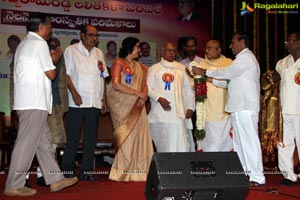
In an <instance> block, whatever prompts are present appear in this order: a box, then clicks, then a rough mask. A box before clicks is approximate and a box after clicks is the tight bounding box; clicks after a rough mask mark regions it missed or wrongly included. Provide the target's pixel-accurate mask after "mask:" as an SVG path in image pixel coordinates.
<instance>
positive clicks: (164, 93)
mask: <svg viewBox="0 0 300 200" xmlns="http://www.w3.org/2000/svg"><path fill="white" fill-rule="evenodd" d="M162 55H163V58H162V60H161V61H160V62H159V63H157V64H154V65H152V67H150V68H149V71H148V77H147V79H148V80H147V83H148V88H149V97H150V102H151V110H150V112H149V114H148V119H149V123H150V129H151V134H152V139H153V141H154V144H155V146H156V150H157V152H187V151H188V150H189V144H188V142H187V138H186V131H187V128H186V125H185V123H184V120H185V119H186V118H191V117H192V114H193V110H194V107H195V97H194V92H193V90H192V88H191V86H190V84H189V81H188V77H187V74H186V72H185V67H184V66H183V65H182V64H180V63H178V62H176V61H175V56H176V48H175V46H174V45H173V44H171V43H167V44H166V45H164V47H163V49H162Z"/></svg>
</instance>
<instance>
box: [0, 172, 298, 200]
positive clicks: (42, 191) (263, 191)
mask: <svg viewBox="0 0 300 200" xmlns="http://www.w3.org/2000/svg"><path fill="white" fill-rule="evenodd" d="M99 172H101V175H98V176H99V177H100V181H99V182H87V181H79V182H78V183H77V185H75V186H74V187H71V188H68V189H65V190H62V191H60V192H57V193H51V192H50V189H49V188H47V187H41V186H37V185H36V175H35V174H32V175H31V176H30V184H31V186H32V187H33V188H35V189H37V190H38V193H37V195H34V196H30V197H6V196H4V195H3V190H4V186H5V181H6V177H7V171H2V172H1V174H0V191H1V195H0V200H6V199H8V200H9V199H26V200H27V199H28V200H58V199H59V200H82V199H89V200H90V199H101V200H142V199H146V197H145V195H144V187H145V182H128V183H122V182H114V181H109V180H108V173H109V168H107V169H105V170H99ZM266 178H267V184H266V185H265V186H263V187H256V188H250V189H249V192H248V195H247V197H246V200H289V199H290V200H293V199H300V183H298V184H297V185H295V186H289V187H281V186H280V185H279V182H280V181H281V180H282V176H281V175H266ZM296 196H298V198H297V197H296Z"/></svg>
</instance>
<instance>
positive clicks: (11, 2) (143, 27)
mask: <svg viewBox="0 0 300 200" xmlns="http://www.w3.org/2000/svg"><path fill="white" fill-rule="evenodd" d="M0 9H1V16H0V111H4V112H5V113H6V115H7V116H9V115H10V110H11V108H10V103H9V101H10V97H9V96H10V95H9V79H10V74H9V71H10V70H9V63H10V62H11V59H12V58H11V57H12V56H11V55H9V48H8V44H7V39H8V37H9V36H10V35H16V36H18V37H19V38H20V39H23V38H24V36H25V34H26V28H25V24H26V20H27V18H28V16H29V13H30V12H45V13H47V14H49V16H50V17H51V22H52V28H53V36H54V37H57V38H59V40H60V41H61V46H62V48H63V49H64V48H65V47H67V46H68V45H69V44H70V41H71V40H72V39H80V29H81V27H83V26H84V25H86V24H92V25H94V26H96V27H97V28H98V31H99V35H100V36H99V41H100V43H99V45H98V47H99V48H100V49H101V50H102V51H103V52H104V53H105V52H106V51H107V49H106V43H107V42H108V41H110V40H113V41H115V42H116V43H117V48H119V47H120V45H121V42H122V40H123V39H124V38H125V37H128V36H133V37H137V38H139V40H140V41H141V42H142V41H147V42H148V43H149V44H150V46H151V55H152V56H154V57H155V58H156V60H157V61H158V60H159V59H160V55H159V52H160V47H161V46H162V45H163V44H164V43H165V42H173V43H175V44H176V43H177V40H178V38H179V37H182V36H195V37H196V38H197V40H198V47H199V53H200V55H202V56H203V51H202V49H203V47H204V45H205V43H206V41H208V40H209V39H210V30H211V18H210V16H211V13H210V9H211V1H210V0H196V5H195V9H194V12H195V13H197V16H198V17H197V18H195V20H193V21H189V22H183V21H181V20H180V15H181V13H180V12H179V10H178V4H177V1H175V0H163V1H162V0H151V1H150V0H122V1H113V0H84V1H82V0H0Z"/></svg>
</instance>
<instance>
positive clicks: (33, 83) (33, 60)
mask: <svg viewBox="0 0 300 200" xmlns="http://www.w3.org/2000/svg"><path fill="white" fill-rule="evenodd" d="M26 28H27V31H28V34H27V35H26V37H25V39H24V40H23V41H22V42H21V44H20V45H19V46H18V48H17V51H16V54H15V62H14V65H15V68H14V77H15V79H14V110H17V111H18V115H19V131H18V135H17V140H16V143H15V146H14V150H13V153H12V159H11V163H10V168H9V173H8V177H7V181H6V188H5V190H4V195H7V196H30V195H34V194H36V193H37V190H35V189H31V188H28V187H26V186H24V184H25V176H26V175H27V173H28V171H29V168H30V166H31V163H32V160H33V157H34V155H36V156H37V159H38V162H39V164H40V167H41V169H42V171H43V173H44V178H45V181H46V183H47V184H50V190H51V192H56V191H59V190H62V189H64V188H66V187H69V186H71V185H74V184H75V183H76V182H77V181H78V178H77V177H73V178H70V179H66V178H64V176H63V175H62V173H61V171H60V169H59V167H58V164H57V162H56V160H55V155H54V152H55V151H54V148H53V146H52V136H51V132H50V130H49V127H48V124H47V117H48V114H51V110H52V93H51V80H53V79H55V77H56V69H55V66H54V65H53V63H52V59H53V60H56V59H57V60H58V59H59V56H60V55H59V53H58V54H57V55H52V59H51V57H50V54H49V48H48V45H47V42H46V40H48V39H49V38H50V36H51V22H50V18H49V17H48V16H47V15H45V14H43V13H32V14H31V15H30V16H29V20H28V23H27V26H26ZM55 57H56V58H55Z"/></svg>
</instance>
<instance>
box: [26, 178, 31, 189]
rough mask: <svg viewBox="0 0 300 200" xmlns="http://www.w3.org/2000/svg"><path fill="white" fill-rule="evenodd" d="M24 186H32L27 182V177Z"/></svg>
mask: <svg viewBox="0 0 300 200" xmlns="http://www.w3.org/2000/svg"><path fill="white" fill-rule="evenodd" d="M25 186H26V187H28V188H32V187H31V185H30V183H29V179H28V178H26V179H25Z"/></svg>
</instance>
